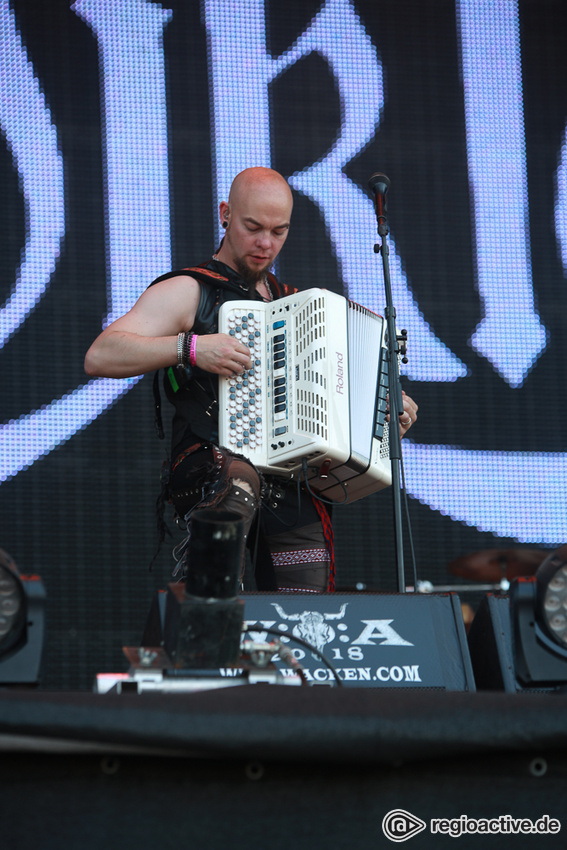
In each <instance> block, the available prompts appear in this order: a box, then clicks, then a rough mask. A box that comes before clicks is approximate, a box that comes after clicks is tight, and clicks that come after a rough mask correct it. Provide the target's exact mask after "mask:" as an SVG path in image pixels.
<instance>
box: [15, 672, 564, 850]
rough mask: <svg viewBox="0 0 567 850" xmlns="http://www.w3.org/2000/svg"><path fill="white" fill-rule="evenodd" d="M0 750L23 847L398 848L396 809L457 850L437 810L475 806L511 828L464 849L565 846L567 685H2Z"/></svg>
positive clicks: (416, 844)
mask: <svg viewBox="0 0 567 850" xmlns="http://www.w3.org/2000/svg"><path fill="white" fill-rule="evenodd" d="M0 746H1V747H2V759H1V764H2V771H1V784H0V807H1V808H0V810H1V818H0V825H1V828H2V843H1V845H0V846H1V847H2V848H10V850H11V848H14V850H16V848H18V850H19V849H20V848H28V847H29V848H52V847H53V848H55V847H57V848H75V847H77V848H79V847H80V848H91V847H93V848H94V847H101V846H102V847H105V848H114V847H120V848H129V847H136V848H145V847H160V848H169V847H171V848H173V847H175V848H181V847H188V848H189V847H191V848H193V847H194V848H199V850H200V848H217V847H219V848H220V847H222V848H240V847H255V848H272V847H273V848H288V847H293V848H307V847H309V848H319V847H321V848H323V847H329V848H349V850H350V848H359V847H367V846H368V847H387V846H393V842H392V841H391V840H389V839H388V838H386V836H385V835H384V833H383V830H382V821H383V819H384V818H385V816H386V815H387V814H388V813H389V812H391V811H392V810H395V809H402V810H404V811H405V812H409V813H410V814H411V815H412V816H414V817H416V818H420V819H422V820H423V821H424V822H425V823H426V824H427V826H426V828H424V829H423V830H422V831H421V832H420V833H419V834H417V835H415V837H412V838H409V839H408V843H407V846H409V847H413V848H429V847H435V848H437V847H442V846H445V845H447V846H452V845H451V841H452V838H453V836H451V835H449V834H432V833H431V831H430V821H431V819H432V818H446V819H458V818H462V817H463V816H466V818H468V819H469V820H470V819H479V818H480V819H497V818H500V819H501V823H503V824H504V825H503V826H502V829H505V830H507V831H506V832H505V833H500V834H496V833H493V834H490V835H480V834H472V835H471V834H468V835H462V836H461V837H460V838H459V840H458V842H457V845H456V846H458V847H465V848H468V847H479V846H483V847H484V846H485V843H486V846H488V847H498V848H500V847H510V848H512V847H517V848H518V850H520V848H522V850H523V848H532V847H533V848H536V847H537V848H538V850H539V848H547V847H550V848H552V847H553V848H555V847H565V846H566V845H565V840H566V839H565V833H564V830H565V828H566V827H567V818H565V811H566V806H565V792H566V790H567V697H566V696H565V695H563V694H522V693H520V694H505V693H489V692H483V693H451V692H439V691H423V690H422V691H419V692H418V691H411V690H404V689H399V690H383V689H380V690H378V689H376V690H375V689H368V688H357V687H354V688H348V689H347V688H344V689H339V688H329V687H326V686H314V687H309V686H302V687H289V686H288V687H285V686H280V685H243V686H237V687H231V688H224V689H215V690H209V691H201V692H196V693H192V694H179V695H170V694H167V695H165V694H142V695H135V694H122V695H118V694H105V695H103V694H86V693H65V694H62V693H49V692H35V691H34V692H31V691H25V690H5V691H3V692H1V693H0ZM546 815H547V816H549V817H551V818H556V819H558V820H559V821H561V820H562V819H563V820H564V821H565V822H564V823H563V824H562V827H563V830H562V832H563V834H562V833H561V832H560V833H559V834H555V835H551V834H534V835H521V834H515V833H514V832H510V829H511V827H510V821H509V820H508V822H504V821H503V820H502V819H503V818H504V816H511V817H512V818H516V819H520V818H524V819H525V818H529V819H531V820H532V821H533V822H534V823H536V822H537V821H538V819H541V818H543V817H544V816H546ZM453 822H454V828H456V826H455V824H456V821H453ZM539 823H540V827H541V825H542V824H543V826H545V822H544V821H539ZM473 828H474V824H473Z"/></svg>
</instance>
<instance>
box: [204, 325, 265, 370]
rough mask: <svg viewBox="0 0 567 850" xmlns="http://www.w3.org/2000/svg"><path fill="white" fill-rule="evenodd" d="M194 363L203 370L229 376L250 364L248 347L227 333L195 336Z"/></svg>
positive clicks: (248, 366)
mask: <svg viewBox="0 0 567 850" xmlns="http://www.w3.org/2000/svg"><path fill="white" fill-rule="evenodd" d="M195 363H196V365H197V366H198V367H199V368H200V369H204V370H205V372H213V373H214V374H215V375H223V376H224V377H225V378H231V377H232V376H233V375H240V374H241V373H242V372H245V371H246V370H247V369H250V368H251V366H252V361H251V359H250V349H249V348H247V347H246V346H245V345H243V344H242V343H241V342H239V341H238V340H237V339H234V337H232V336H229V335H228V334H222V333H221V334H205V335H203V336H197V341H196V347H195Z"/></svg>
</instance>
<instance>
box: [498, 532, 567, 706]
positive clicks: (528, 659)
mask: <svg viewBox="0 0 567 850" xmlns="http://www.w3.org/2000/svg"><path fill="white" fill-rule="evenodd" d="M510 613H511V618H512V625H513V641H514V660H515V669H516V676H517V678H518V680H519V682H520V683H521V684H522V685H523V686H524V687H527V688H538V687H542V688H546V689H549V688H552V689H553V688H555V689H562V690H563V689H564V688H565V686H567V545H565V546H562V547H561V548H560V549H557V550H556V551H555V552H553V553H552V554H550V555H549V556H548V557H547V558H546V559H545V561H544V562H543V563H542V564H541V566H540V567H539V569H538V571H537V573H536V575H535V576H533V577H530V578H519V579H515V580H514V581H513V582H512V585H511V588H510Z"/></svg>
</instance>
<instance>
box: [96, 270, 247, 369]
mask: <svg viewBox="0 0 567 850" xmlns="http://www.w3.org/2000/svg"><path fill="white" fill-rule="evenodd" d="M199 297H200V286H199V284H198V282H197V281H196V280H194V278H190V277H186V276H179V277H174V278H170V279H169V280H166V281H162V282H161V283H157V284H155V285H154V286H151V287H149V288H148V289H146V290H145V291H144V292H143V293H142V295H141V296H140V298H139V299H138V301H137V302H136V304H135V305H134V306H133V307H132V309H131V310H130V311H129V312H128V313H126V315H125V316H122V318H120V319H117V320H116V321H115V322H113V323H112V324H111V325H109V327H108V328H106V329H105V330H104V331H103V332H102V333H101V334H100V335H99V336H98V337H97V338H96V339H95V341H94V342H93V344H92V345H91V347H90V348H89V350H88V351H87V354H86V357H85V371H86V373H87V374H88V375H91V376H94V377H106V378H130V377H134V376H135V375H143V374H145V373H146V372H153V371H155V370H156V369H161V368H167V367H168V366H173V365H175V364H176V363H177V335H178V334H179V333H181V332H183V331H190V330H191V328H192V327H193V324H194V321H195V315H196V312H197V307H198V305H199ZM196 363H197V366H199V367H200V368H201V369H205V370H206V371H208V372H213V373H216V374H218V375H225V376H230V375H233V374H235V373H239V372H242V371H244V369H247V368H249V367H250V354H249V350H248V349H247V348H246V347H245V346H243V345H242V344H241V343H239V342H238V341H237V340H235V339H233V338H232V337H230V336H228V335H226V334H208V335H205V336H199V337H198V339H197V347H196Z"/></svg>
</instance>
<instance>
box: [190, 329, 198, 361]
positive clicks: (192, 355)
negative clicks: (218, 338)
mask: <svg viewBox="0 0 567 850" xmlns="http://www.w3.org/2000/svg"><path fill="white" fill-rule="evenodd" d="M196 349H197V334H193V335H192V336H191V348H190V349H189V364H190V365H191V366H196V365H197V352H196Z"/></svg>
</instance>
